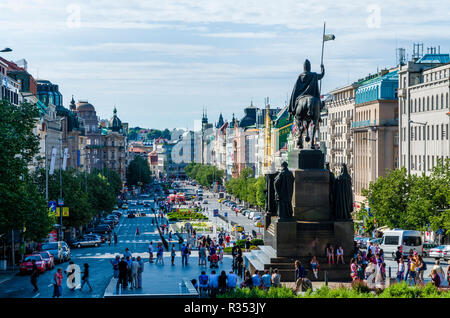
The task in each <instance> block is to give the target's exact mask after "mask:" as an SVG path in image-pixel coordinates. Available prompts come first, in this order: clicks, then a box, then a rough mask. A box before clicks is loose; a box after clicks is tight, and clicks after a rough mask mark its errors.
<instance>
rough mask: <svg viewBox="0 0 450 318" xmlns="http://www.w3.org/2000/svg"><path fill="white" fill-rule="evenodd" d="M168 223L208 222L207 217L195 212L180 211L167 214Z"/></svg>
mask: <svg viewBox="0 0 450 318" xmlns="http://www.w3.org/2000/svg"><path fill="white" fill-rule="evenodd" d="M167 218H168V220H169V221H180V220H185V221H197V220H208V217H207V216H205V215H203V214H201V213H197V212H191V211H190V210H188V209H186V211H184V209H180V210H179V211H178V212H170V213H168V214H167Z"/></svg>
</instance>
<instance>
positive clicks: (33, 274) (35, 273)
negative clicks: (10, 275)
mask: <svg viewBox="0 0 450 318" xmlns="http://www.w3.org/2000/svg"><path fill="white" fill-rule="evenodd" d="M31 264H33V267H32V269H31V277H30V281H31V285H33V292H34V293H35V292H37V291H38V290H39V288H38V286H37V278H38V276H39V270H38V268H37V265H36V260H32V261H31Z"/></svg>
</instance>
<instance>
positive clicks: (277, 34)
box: [0, 0, 450, 129]
mask: <svg viewBox="0 0 450 318" xmlns="http://www.w3.org/2000/svg"><path fill="white" fill-rule="evenodd" d="M0 12H2V14H1V16H2V17H1V18H0V30H1V36H0V47H11V48H13V50H14V51H13V52H11V53H4V54H3V55H2V56H3V57H4V58H7V59H9V60H14V61H15V60H19V59H21V58H25V59H26V60H27V61H28V66H29V71H30V73H32V74H33V75H34V76H35V77H38V78H41V79H48V80H50V81H52V82H53V83H56V84H59V85H60V90H61V92H62V94H63V95H64V103H65V105H66V106H68V105H69V101H70V99H71V96H72V94H73V95H74V96H75V99H76V100H89V102H91V103H92V104H93V105H94V106H95V107H96V109H97V113H98V115H99V116H101V117H102V118H109V117H111V115H112V110H113V108H114V105H116V106H117V109H118V115H119V117H120V118H121V119H122V121H124V122H129V124H130V126H140V127H149V128H150V127H151V128H160V129H161V128H166V127H167V128H178V127H184V128H186V127H188V128H190V129H193V128H194V120H198V119H200V118H201V115H202V110H203V107H206V108H207V111H208V117H209V119H210V121H213V122H214V121H216V120H217V119H218V116H219V113H220V112H222V113H223V115H224V117H225V119H231V116H232V113H235V114H236V116H237V117H238V118H240V117H242V116H243V108H244V107H246V106H248V105H249V104H250V101H251V100H253V103H254V104H255V105H256V106H259V107H262V106H263V103H264V98H266V97H269V98H270V101H271V104H272V105H273V106H274V107H276V106H283V105H284V103H285V101H286V94H290V93H291V90H292V86H293V85H294V83H295V80H296V78H297V76H298V74H299V73H300V72H301V70H302V64H303V61H304V59H305V58H309V59H310V61H311V63H312V69H313V71H318V70H319V67H320V52H321V36H322V31H323V30H322V28H323V21H324V20H325V21H326V23H327V33H333V34H335V36H336V40H335V41H330V42H326V43H325V56H324V65H325V70H326V76H325V78H324V81H323V92H327V91H328V90H330V89H333V88H335V87H338V86H342V85H345V84H347V83H349V82H353V81H355V80H357V79H359V78H361V77H363V76H365V75H367V74H368V73H374V72H376V71H377V68H380V69H381V68H385V67H391V66H394V65H395V62H396V59H395V49H396V47H404V48H406V52H407V54H408V55H411V53H412V52H411V51H412V46H413V43H414V42H423V43H424V47H429V46H437V45H440V46H441V52H443V53H448V52H449V49H450V47H449V46H450V45H449V43H450V33H449V32H448V30H449V22H448V12H450V3H449V2H448V1H440V0H436V1H433V5H432V6H431V5H430V4H429V3H428V2H426V1H411V0H410V1H403V0H400V1H395V3H392V2H387V1H370V2H368V3H365V2H363V1H329V0H325V1H320V3H317V1H302V2H300V1H298V0H277V1H270V0H268V1H259V0H248V1H245V0H227V1H218V0H208V1H207V0H193V1H187V0H158V1H154V0H149V1H142V0H141V1H138V0H128V1H114V0H109V1H106V0H97V1H76V0H73V1H62V0H2V1H1V2H0Z"/></svg>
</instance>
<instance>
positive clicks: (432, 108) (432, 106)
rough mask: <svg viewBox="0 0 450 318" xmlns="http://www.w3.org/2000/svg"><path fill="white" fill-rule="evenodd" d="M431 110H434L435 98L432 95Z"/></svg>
mask: <svg viewBox="0 0 450 318" xmlns="http://www.w3.org/2000/svg"><path fill="white" fill-rule="evenodd" d="M431 110H434V96H433V95H431Z"/></svg>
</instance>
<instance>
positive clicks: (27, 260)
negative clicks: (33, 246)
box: [20, 254, 45, 274]
mask: <svg viewBox="0 0 450 318" xmlns="http://www.w3.org/2000/svg"><path fill="white" fill-rule="evenodd" d="M32 260H35V261H36V266H37V268H38V271H39V272H41V273H43V272H45V260H44V259H43V258H42V256H41V254H29V255H25V257H24V259H23V261H22V263H20V273H21V274H24V273H28V272H31V271H32V270H33V263H32V262H31V261H32Z"/></svg>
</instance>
